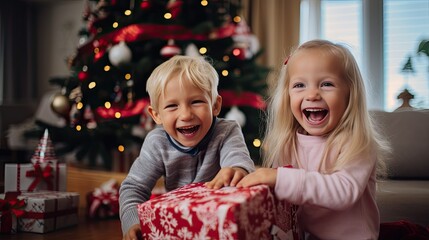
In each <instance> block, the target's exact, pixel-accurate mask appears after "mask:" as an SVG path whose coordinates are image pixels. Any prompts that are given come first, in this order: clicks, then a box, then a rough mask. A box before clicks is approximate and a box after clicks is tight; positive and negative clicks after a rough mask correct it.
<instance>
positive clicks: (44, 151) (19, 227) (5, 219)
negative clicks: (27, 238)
mask: <svg viewBox="0 0 429 240" xmlns="http://www.w3.org/2000/svg"><path fill="white" fill-rule="evenodd" d="M66 170H67V169H66V164H65V163H60V162H59V161H58V159H57V158H56V156H55V153H54V150H53V147H52V143H51V140H50V138H49V135H48V132H47V131H45V133H44V135H43V137H42V138H41V140H40V142H39V144H38V146H37V149H36V151H35V152H34V154H33V156H32V157H31V163H22V164H21V163H16V164H12V163H11V164H5V179H4V183H5V184H4V185H5V193H3V194H0V233H15V232H18V231H22V232H35V233H46V232H50V231H55V230H57V229H60V228H64V227H67V226H71V225H75V224H77V222H78V205H79V194H78V193H74V192H66V181H67V179H66V174H67V172H66Z"/></svg>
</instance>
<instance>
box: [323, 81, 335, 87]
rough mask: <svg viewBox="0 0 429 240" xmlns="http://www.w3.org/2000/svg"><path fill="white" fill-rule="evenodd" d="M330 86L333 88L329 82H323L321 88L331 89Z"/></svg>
mask: <svg viewBox="0 0 429 240" xmlns="http://www.w3.org/2000/svg"><path fill="white" fill-rule="evenodd" d="M332 86H334V84H333V83H331V82H323V83H322V87H332Z"/></svg>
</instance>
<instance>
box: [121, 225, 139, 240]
mask: <svg viewBox="0 0 429 240" xmlns="http://www.w3.org/2000/svg"><path fill="white" fill-rule="evenodd" d="M138 239H142V237H141V228H140V224H134V225H133V226H131V227H130V229H128V232H127V233H126V234H125V235H124V237H122V240H138Z"/></svg>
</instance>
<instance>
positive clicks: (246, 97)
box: [219, 90, 266, 110]
mask: <svg viewBox="0 0 429 240" xmlns="http://www.w3.org/2000/svg"><path fill="white" fill-rule="evenodd" d="M219 94H220V95H221V96H222V106H225V107H232V106H238V107H240V106H243V107H244V106H248V107H253V108H257V109H261V110H264V109H265V107H266V103H265V101H264V99H263V98H262V96H261V95H259V94H256V93H253V92H241V93H236V92H234V91H231V90H222V91H220V92H219Z"/></svg>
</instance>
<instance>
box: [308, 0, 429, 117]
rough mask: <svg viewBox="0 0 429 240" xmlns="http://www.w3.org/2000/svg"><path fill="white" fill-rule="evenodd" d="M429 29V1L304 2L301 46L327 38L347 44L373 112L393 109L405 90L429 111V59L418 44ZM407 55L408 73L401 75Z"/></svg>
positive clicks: (333, 0) (348, 0) (336, 0)
mask: <svg viewBox="0 0 429 240" xmlns="http://www.w3.org/2000/svg"><path fill="white" fill-rule="evenodd" d="M309 15H311V16H313V17H312V18H309V17H308V16H309ZM314 16H316V17H314ZM309 19H310V20H309ZM428 29H429V1H427V0H383V1H374V0H301V39H300V40H301V42H304V41H307V40H310V39H312V38H324V39H328V40H331V41H334V42H342V43H346V44H347V45H349V46H350V49H351V51H352V52H353V54H354V55H355V57H356V60H357V61H358V63H359V66H360V68H361V70H362V73H363V75H364V77H365V79H366V80H368V82H366V85H367V89H368V90H369V91H368V95H369V96H368V98H369V99H368V102H369V107H370V108H371V109H383V110H386V111H393V110H395V109H396V108H397V107H399V106H400V104H401V103H402V102H401V101H399V100H398V99H397V96H398V94H399V93H400V92H402V91H403V90H404V89H405V88H407V89H408V90H409V91H410V92H411V93H412V94H413V95H414V100H413V101H412V105H413V106H415V107H418V108H429V61H428V60H429V58H428V57H427V56H426V55H422V54H420V55H418V54H417V49H418V45H419V43H420V42H421V41H422V40H423V39H426V40H429V30H428ZM408 57H411V61H412V66H413V69H414V73H410V74H406V73H404V72H402V71H401V70H402V68H403V67H404V65H405V63H406V62H407V60H408Z"/></svg>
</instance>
